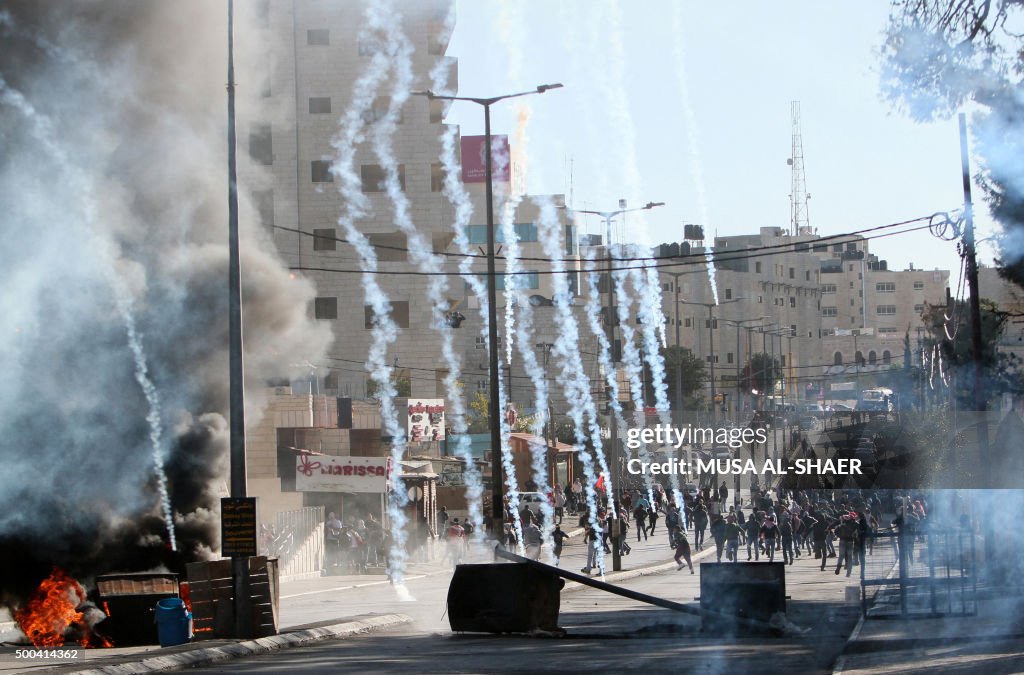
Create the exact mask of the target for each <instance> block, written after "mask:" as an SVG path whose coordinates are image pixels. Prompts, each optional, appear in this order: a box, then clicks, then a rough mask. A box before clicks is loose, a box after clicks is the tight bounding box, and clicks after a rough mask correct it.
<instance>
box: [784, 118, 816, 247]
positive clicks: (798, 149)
mask: <svg viewBox="0 0 1024 675" xmlns="http://www.w3.org/2000/svg"><path fill="white" fill-rule="evenodd" d="M790 114H791V115H792V118H793V154H792V155H790V157H789V159H788V160H786V162H787V163H788V164H789V166H790V168H791V169H792V174H793V186H792V190H791V192H790V195H789V212H790V221H789V225H790V229H791V234H793V235H798V234H810V233H811V230H810V226H811V223H810V216H809V215H808V212H807V202H808V201H809V200H810V198H811V195H809V194H807V184H806V182H805V181H804V141H803V137H802V136H801V134H800V101H791V102H790Z"/></svg>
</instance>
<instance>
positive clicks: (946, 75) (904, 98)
mask: <svg viewBox="0 0 1024 675" xmlns="http://www.w3.org/2000/svg"><path fill="white" fill-rule="evenodd" d="M1021 18H1024V0H982V1H976V0H897V1H896V2H894V3H893V11H892V13H891V14H890V20H889V26H888V30H887V34H886V41H885V44H884V46H883V48H882V61H883V64H882V90H883V93H884V95H885V96H886V97H887V98H888V99H889V100H890V101H892V102H893V103H894V104H895V105H896V106H897V107H898V108H900V109H902V110H903V111H904V112H907V113H908V114H910V115H911V117H913V118H914V119H917V120H932V119H938V118H944V117H947V116H949V115H951V114H952V113H953V112H955V111H956V110H957V109H958V108H959V107H960V106H961V104H963V103H964V102H965V101H968V100H970V101H974V102H976V103H978V104H980V105H981V106H982V107H983V111H982V112H979V113H977V114H975V115H974V116H973V117H972V131H973V136H974V139H975V147H974V152H975V153H976V154H977V156H978V157H979V158H980V159H981V163H982V166H981V170H980V172H979V173H978V176H977V178H978V181H979V183H980V184H981V186H982V189H983V191H984V193H985V198H986V200H987V201H988V204H989V207H990V209H991V213H992V216H993V218H995V220H996V221H997V222H999V223H1000V224H1001V225H1002V226H1003V236H1002V237H1001V239H1000V242H999V249H1000V259H999V260H998V261H997V263H998V268H999V272H1000V274H1001V275H1002V276H1003V277H1004V278H1006V279H1008V280H1010V281H1012V282H1013V283H1016V284H1018V285H1021V286H1024V181H1022V178H1024V172H1022V171H1021V164H1020V162H1019V158H1020V157H1021V156H1022V152H1024V100H1022V98H1021V97H1020V96H1019V91H1020V88H1021V85H1022V84H1024V34H1021V33H1014V32H1011V30H1010V28H1009V26H1012V25H1015V24H1016V23H1017V22H1018V21H1019V20H1020V19H1021ZM954 234H956V232H954Z"/></svg>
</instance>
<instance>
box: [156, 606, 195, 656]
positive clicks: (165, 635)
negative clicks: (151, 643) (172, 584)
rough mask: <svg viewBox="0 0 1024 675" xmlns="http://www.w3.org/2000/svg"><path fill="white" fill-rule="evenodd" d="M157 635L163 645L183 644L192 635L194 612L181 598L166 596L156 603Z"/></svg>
mask: <svg viewBox="0 0 1024 675" xmlns="http://www.w3.org/2000/svg"><path fill="white" fill-rule="evenodd" d="M154 618H155V620H156V632H157V637H158V638H159V640H160V646H161V647H173V646H174V645H182V644H185V643H186V642H188V641H189V639H191V637H192V614H191V612H189V611H188V610H187V609H185V602H184V601H183V600H182V599H181V598H164V599H163V600H161V601H160V602H158V603H156V614H155V616H154Z"/></svg>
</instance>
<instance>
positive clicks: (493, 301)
mask: <svg viewBox="0 0 1024 675" xmlns="http://www.w3.org/2000/svg"><path fill="white" fill-rule="evenodd" d="M561 86H562V85H561V84H542V85H540V86H538V87H537V88H536V89H531V90H530V91H521V92H518V93H515V94H504V95H502V96H491V97H490V98H475V97H472V96H447V95H444V94H435V93H434V92H433V91H430V90H429V89H428V90H427V91H414V92H412V93H413V94H415V95H418V96H426V97H427V98H428V99H430V100H431V101H433V100H441V101H469V102H470V103H476V104H477V105H480V106H483V108H484V144H485V151H484V153H485V154H484V171H485V172H486V179H487V180H486V185H487V340H488V343H489V344H488V347H489V352H488V360H489V362H490V363H489V377H490V400H489V401H488V402H487V417H488V418H489V420H490V427H491V502H492V503H491V533H492V534H494V535H496V536H498V535H500V533H501V528H502V524H503V522H504V520H505V491H504V483H503V482H502V471H501V411H500V410H499V409H498V397H499V387H500V380H499V379H498V315H497V311H496V308H495V306H496V305H497V302H498V299H497V292H496V289H497V274H496V273H495V264H494V176H493V174H492V168H491V167H492V164H491V106H492V105H494V104H495V103H497V102H498V101H503V100H505V99H507V98H518V97H520V96H529V95H530V94H543V93H544V92H546V91H548V90H550V89H558V88H559V87H561ZM510 393H511V392H510Z"/></svg>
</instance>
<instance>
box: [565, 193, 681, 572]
mask: <svg viewBox="0 0 1024 675" xmlns="http://www.w3.org/2000/svg"><path fill="white" fill-rule="evenodd" d="M625 205H626V202H625V200H619V206H620V207H621V208H619V209H618V210H616V211H588V210H587V209H573V213H589V214H590V215H594V216H600V217H601V218H603V219H604V228H605V235H606V237H607V239H606V240H605V250H606V251H607V253H608V256H607V259H608V306H607V308H606V309H605V312H606V316H605V324H604V325H605V331H606V332H607V333H608V348H609V350H610V351H611V352H612V353H611V360H612V368H615V363H616V360H615V313H616V307H615V284H614V283H613V282H612V272H613V269H614V268H613V266H612V221H613V220H614V219H615V217H616V216H621V215H622V214H624V213H632V212H633V211H649V210H651V209H653V208H655V207H656V206H664V205H665V202H647V203H646V204H645V205H643V206H639V207H636V208H632V209H627V208H625ZM677 331H678V328H677ZM612 376H613V377H617V376H618V375H617V373H613V374H612ZM641 393H642V392H641ZM609 426H610V427H611V429H610V431H611V439H610V440H611V444H612V451H611V456H612V463H611V465H612V467H611V468H612V476H611V478H612V481H611V483H612V494H611V495H610V497H611V499H612V500H613V503H614V500H615V490H619V491H620V493H621V491H622V487H621V483H620V481H621V479H622V463H621V462H620V461H619V438H618V435H619V429H618V427H619V425H618V420H617V419H616V416H615V413H614V412H613V413H612V415H611V422H610V424H609ZM615 511H616V514H617V515H618V519H617V522H616V527H615V532H614V533H613V534H612V571H613V572H618V571H619V570H621V569H622V556H621V555H620V552H619V549H620V548H621V546H620V544H619V533H620V532H621V531H622V513H621V511H620V510H619V509H618V508H616V510H615Z"/></svg>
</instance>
